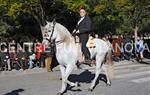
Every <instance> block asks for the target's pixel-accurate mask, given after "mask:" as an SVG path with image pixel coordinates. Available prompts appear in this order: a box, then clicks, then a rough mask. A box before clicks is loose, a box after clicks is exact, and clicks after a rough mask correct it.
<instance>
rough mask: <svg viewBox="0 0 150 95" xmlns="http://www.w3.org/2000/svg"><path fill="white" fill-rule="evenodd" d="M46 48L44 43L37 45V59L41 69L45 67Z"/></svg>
mask: <svg viewBox="0 0 150 95" xmlns="http://www.w3.org/2000/svg"><path fill="white" fill-rule="evenodd" d="M44 49H45V48H44V46H43V44H42V43H40V42H39V41H38V42H37V44H36V58H37V65H38V66H39V67H44V55H43V52H44V51H45V50H44Z"/></svg>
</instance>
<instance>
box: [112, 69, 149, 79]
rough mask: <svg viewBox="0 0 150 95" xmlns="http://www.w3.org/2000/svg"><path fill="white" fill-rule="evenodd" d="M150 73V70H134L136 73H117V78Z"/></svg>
mask: <svg viewBox="0 0 150 95" xmlns="http://www.w3.org/2000/svg"><path fill="white" fill-rule="evenodd" d="M147 74H148V75H150V71H143V72H134V73H128V74H121V75H115V78H116V79H118V78H129V77H135V76H141V75H147Z"/></svg>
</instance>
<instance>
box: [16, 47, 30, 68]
mask: <svg viewBox="0 0 150 95" xmlns="http://www.w3.org/2000/svg"><path fill="white" fill-rule="evenodd" d="M17 63H18V64H19V65H20V66H21V68H22V69H23V70H25V69H27V68H28V66H27V65H28V64H27V63H28V55H27V52H25V51H24V50H23V49H22V47H19V51H18V52H17Z"/></svg>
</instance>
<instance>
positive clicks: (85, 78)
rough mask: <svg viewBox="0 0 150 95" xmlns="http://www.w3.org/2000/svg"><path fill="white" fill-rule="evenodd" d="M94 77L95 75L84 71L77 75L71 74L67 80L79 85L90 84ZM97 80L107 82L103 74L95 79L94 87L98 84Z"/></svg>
mask: <svg viewBox="0 0 150 95" xmlns="http://www.w3.org/2000/svg"><path fill="white" fill-rule="evenodd" d="M94 77H95V74H93V73H91V72H90V71H88V70H85V71H83V72H82V73H80V74H79V75H77V74H71V75H70V76H69V80H70V81H72V82H79V83H91V82H92V80H93V79H94ZM99 80H101V81H103V82H105V83H106V82H107V80H106V76H105V75H104V74H100V75H99V78H98V79H97V82H96V85H98V84H99Z"/></svg>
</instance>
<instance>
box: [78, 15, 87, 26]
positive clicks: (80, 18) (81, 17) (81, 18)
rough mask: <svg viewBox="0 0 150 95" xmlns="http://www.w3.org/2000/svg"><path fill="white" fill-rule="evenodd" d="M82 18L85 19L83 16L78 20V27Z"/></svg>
mask: <svg viewBox="0 0 150 95" xmlns="http://www.w3.org/2000/svg"><path fill="white" fill-rule="evenodd" d="M84 18H85V16H84V17H81V18H80V20H79V21H78V25H79V24H80V23H81V22H82V20H83V19H84Z"/></svg>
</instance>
